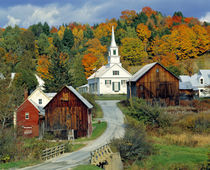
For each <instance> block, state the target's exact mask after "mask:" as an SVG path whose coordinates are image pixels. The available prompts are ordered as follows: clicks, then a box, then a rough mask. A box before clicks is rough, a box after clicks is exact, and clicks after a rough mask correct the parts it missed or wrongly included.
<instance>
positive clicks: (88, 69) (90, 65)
mask: <svg viewBox="0 0 210 170" xmlns="http://www.w3.org/2000/svg"><path fill="white" fill-rule="evenodd" d="M96 61H97V57H96V56H94V55H93V54H92V53H88V54H85V55H84V57H83V59H82V65H83V66H84V69H85V75H86V78H88V77H89V76H91V75H92V74H93V73H94V72H95V71H96Z"/></svg>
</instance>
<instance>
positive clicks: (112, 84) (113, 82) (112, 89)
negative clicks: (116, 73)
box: [112, 82, 114, 91]
mask: <svg viewBox="0 0 210 170" xmlns="http://www.w3.org/2000/svg"><path fill="white" fill-rule="evenodd" d="M112 91H114V82H112Z"/></svg>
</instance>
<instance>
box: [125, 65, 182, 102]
mask: <svg viewBox="0 0 210 170" xmlns="http://www.w3.org/2000/svg"><path fill="white" fill-rule="evenodd" d="M127 86H128V88H127V89H128V93H127V96H128V98H130V97H131V96H135V97H139V98H143V99H146V100H147V101H149V102H160V103H161V104H166V105H176V104H179V78H178V77H176V76H175V75H174V74H173V73H171V72H170V71H169V70H167V69H166V68H165V67H164V66H162V65H161V64H159V63H157V62H155V63H151V64H147V65H145V66H144V67H142V68H141V69H140V70H139V71H138V72H136V73H135V74H134V75H133V76H132V78H131V79H130V81H129V82H127Z"/></svg>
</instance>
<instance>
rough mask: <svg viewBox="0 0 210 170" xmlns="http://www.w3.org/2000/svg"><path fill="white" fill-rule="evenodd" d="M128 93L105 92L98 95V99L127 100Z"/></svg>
mask: <svg viewBox="0 0 210 170" xmlns="http://www.w3.org/2000/svg"><path fill="white" fill-rule="evenodd" d="M126 98H127V95H126V94H115V95H112V94H103V95H100V96H96V100H126Z"/></svg>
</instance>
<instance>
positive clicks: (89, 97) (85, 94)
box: [82, 93, 97, 117]
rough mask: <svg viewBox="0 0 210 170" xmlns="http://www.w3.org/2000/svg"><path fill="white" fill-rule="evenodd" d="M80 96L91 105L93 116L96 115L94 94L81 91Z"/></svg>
mask: <svg viewBox="0 0 210 170" xmlns="http://www.w3.org/2000/svg"><path fill="white" fill-rule="evenodd" d="M82 96H83V97H84V98H85V99H87V100H88V101H89V102H90V103H91V104H92V105H93V109H92V114H93V117H95V116H96V108H97V103H96V102H95V95H94V94H90V93H83V94H82Z"/></svg>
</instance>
